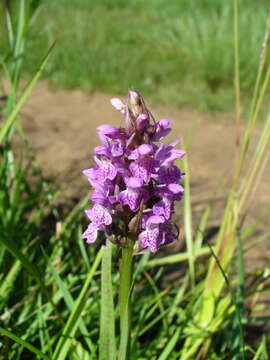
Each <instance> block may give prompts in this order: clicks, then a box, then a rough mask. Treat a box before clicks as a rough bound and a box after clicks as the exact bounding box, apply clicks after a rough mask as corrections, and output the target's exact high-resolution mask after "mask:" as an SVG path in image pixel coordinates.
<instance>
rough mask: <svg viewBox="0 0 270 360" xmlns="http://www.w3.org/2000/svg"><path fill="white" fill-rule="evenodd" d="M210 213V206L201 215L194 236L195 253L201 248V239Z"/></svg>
mask: <svg viewBox="0 0 270 360" xmlns="http://www.w3.org/2000/svg"><path fill="white" fill-rule="evenodd" d="M210 211H211V208H210V206H207V208H206V209H205V211H204V212H203V214H202V217H201V219H200V223H199V226H198V229H197V232H196V235H195V240H194V248H195V250H196V251H199V250H200V249H201V247H202V242H203V238H204V232H205V228H206V224H207V221H208V218H209V215H210Z"/></svg>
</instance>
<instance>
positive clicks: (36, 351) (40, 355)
mask: <svg viewBox="0 0 270 360" xmlns="http://www.w3.org/2000/svg"><path fill="white" fill-rule="evenodd" d="M0 333H1V334H2V335H4V336H7V337H9V338H10V339H12V340H14V341H16V342H17V343H18V344H20V345H22V346H23V347H25V348H26V349H28V350H29V351H31V352H32V353H33V354H36V355H37V357H38V358H42V359H46V360H49V358H48V356H47V355H45V354H43V353H42V352H41V351H40V350H39V349H37V348H36V347H34V346H33V345H31V344H29V343H28V342H26V341H24V340H22V339H21V338H19V337H18V336H17V335H15V334H13V333H11V332H10V331H8V330H5V329H3V328H1V327H0Z"/></svg>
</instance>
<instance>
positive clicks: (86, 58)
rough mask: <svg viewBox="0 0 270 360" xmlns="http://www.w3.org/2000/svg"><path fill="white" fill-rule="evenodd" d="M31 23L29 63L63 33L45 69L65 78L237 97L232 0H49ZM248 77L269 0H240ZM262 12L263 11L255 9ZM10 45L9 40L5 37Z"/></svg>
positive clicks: (179, 99)
mask: <svg viewBox="0 0 270 360" xmlns="http://www.w3.org/2000/svg"><path fill="white" fill-rule="evenodd" d="M42 4H43V6H42V7H41V8H40V9H39V13H38V14H37V15H36V18H35V19H34V21H33V26H32V27H31V28H30V34H29V35H30V38H31V42H30V43H29V45H28V48H27V51H26V54H27V56H26V69H27V71H28V72H29V73H30V74H33V73H34V71H35V69H36V64H37V61H38V59H39V56H40V54H41V53H45V51H46V49H47V48H48V46H49V45H50V44H51V43H52V42H53V41H54V40H56V41H57V44H56V49H55V51H54V54H53V56H52V59H51V61H50V64H49V65H48V66H47V70H46V75H45V77H46V78H48V79H49V81H51V82H52V83H53V84H55V85H57V86H63V87H65V88H81V89H83V90H86V91H96V90H97V91H105V92H110V93H125V91H126V89H127V88H130V87H135V88H137V89H139V90H140V91H141V92H142V93H144V94H146V95H149V96H151V97H153V98H154V99H155V100H156V101H159V102H163V103H172V104H175V105H178V106H196V107H199V108H205V107H208V108H212V109H222V108H226V107H227V106H229V107H230V104H231V103H232V100H233V81H234V80H233V76H234V75H233V74H234V55H233V10H232V2H230V1H219V0H196V1H195V0H193V1H191V0H171V1H166V0H148V1H143V0H131V1H123V0H115V1H114V0H95V1H86V0H68V1H66V0H58V1H52V0H43V1H42ZM239 4H240V18H239V22H240V43H241V47H240V64H241V74H240V76H241V85H242V88H243V90H244V92H245V94H246V95H247V97H248V96H249V95H250V94H251V89H252V87H253V83H254V80H255V74H256V69H257V65H258V59H259V53H260V46H261V42H262V39H263V36H264V33H265V28H266V17H267V8H268V6H269V4H268V1H267V0H260V1H259V3H258V4H257V3H256V4H255V3H254V1H251V0H240V1H239ZM254 14H256V16H254ZM2 49H3V44H2Z"/></svg>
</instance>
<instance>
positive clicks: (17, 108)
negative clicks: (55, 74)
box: [0, 44, 54, 144]
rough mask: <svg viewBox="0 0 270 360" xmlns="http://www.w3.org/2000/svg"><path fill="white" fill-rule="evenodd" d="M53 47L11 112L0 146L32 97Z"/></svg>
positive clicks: (2, 132)
mask: <svg viewBox="0 0 270 360" xmlns="http://www.w3.org/2000/svg"><path fill="white" fill-rule="evenodd" d="M53 47H54V44H53V45H52V46H51V47H50V48H49V50H48V52H47V54H46V56H45V57H44V59H43V60H42V62H41V65H40V66H39V68H38V70H37V72H36V74H35V75H34V77H33V78H32V79H31V80H30V82H29V83H28V84H27V86H26V87H25V89H24V91H23V93H22V95H21V97H20V98H19V100H18V102H17V104H16V105H15V106H14V108H13V110H12V111H11V113H10V114H9V116H8V118H7V119H6V121H5V122H4V125H3V126H2V128H1V129H0V144H1V143H2V141H3V140H4V138H5V136H6V134H7V133H8V131H9V129H10V128H11V126H12V125H13V123H14V122H15V121H16V117H17V115H18V113H19V111H20V110H21V108H22V106H23V105H24V103H25V101H26V100H27V98H28V96H29V95H30V93H31V91H32V89H33V87H34V86H35V84H36V82H37V80H38V79H39V77H40V75H41V73H42V71H43V70H44V67H45V66H46V64H47V62H48V60H49V57H50V55H51V52H52V49H53Z"/></svg>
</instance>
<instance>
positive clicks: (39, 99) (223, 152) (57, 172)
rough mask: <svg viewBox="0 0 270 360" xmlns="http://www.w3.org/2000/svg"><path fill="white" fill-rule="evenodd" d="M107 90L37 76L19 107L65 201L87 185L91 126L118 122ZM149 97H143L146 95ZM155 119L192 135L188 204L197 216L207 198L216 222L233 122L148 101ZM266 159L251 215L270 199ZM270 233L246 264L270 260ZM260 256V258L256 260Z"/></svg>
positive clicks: (178, 133) (93, 141)
mask: <svg viewBox="0 0 270 360" xmlns="http://www.w3.org/2000/svg"><path fill="white" fill-rule="evenodd" d="M111 97H112V95H110V94H100V93H98V94H94V95H87V94H84V93H82V92H81V91H72V92H66V91H64V90H52V89H50V88H49V86H48V85H47V84H46V83H44V82H41V83H39V84H38V85H37V86H36V88H35V89H34V91H33V93H32V95H31V97H30V99H29V101H28V103H27V104H26V106H25V107H24V109H23V111H22V123H23V127H24V129H25V131H26V134H27V137H28V140H29V142H30V144H31V146H32V147H33V149H34V150H35V151H36V154H37V159H38V162H39V163H40V164H41V166H42V168H43V171H44V173H45V175H46V176H47V177H49V178H51V179H53V181H56V183H57V184H59V185H61V186H64V187H65V191H64V195H63V196H62V199H63V201H65V202H70V201H72V202H76V201H78V199H81V198H83V197H84V196H85V195H86V194H87V192H88V191H89V186H88V183H87V181H86V179H85V178H84V176H83V175H82V174H81V171H82V170H83V169H85V168H87V167H90V166H91V163H92V159H91V157H92V148H93V146H94V145H97V144H98V143H99V141H98V137H97V135H96V132H95V128H96V127H97V126H98V125H100V124H104V123H105V124H113V125H116V126H117V125H119V124H120V121H121V116H120V114H119V113H118V112H117V111H116V110H115V109H114V108H113V107H112V106H111V104H110V101H109V100H110V98H111ZM146 100H147V99H146ZM151 109H153V113H154V115H155V116H156V119H159V118H162V117H167V118H171V119H173V120H174V122H173V132H172V134H173V135H171V139H174V138H176V137H180V138H181V137H183V138H184V139H187V136H188V134H189V132H190V131H191V129H192V128H193V131H192V134H193V136H192V139H191V144H190V147H189V150H188V159H189V163H190V178H191V184H192V192H191V195H192V205H193V211H194V218H195V222H197V221H198V218H199V216H200V214H201V213H202V211H203V209H205V207H206V206H207V205H208V204H209V203H210V204H211V206H212V214H211V216H210V222H209V226H210V227H212V228H213V227H215V226H218V225H219V224H220V216H221V214H222V211H223V209H224V199H225V196H226V191H227V189H228V186H229V184H230V179H231V173H232V167H233V156H234V125H233V119H232V117H233V115H231V114H207V113H204V114H202V113H199V112H197V111H195V110H190V109H185V110H179V109H178V110H177V109H174V108H171V107H165V106H152V107H151ZM269 175H270V166H269V164H268V166H267V168H266V171H265V176H264V177H263V180H262V183H261V186H260V189H259V191H258V196H257V197H256V200H255V201H254V202H253V204H252V208H251V214H250V217H249V221H251V220H252V218H255V217H256V216H258V215H259V214H260V213H262V212H263V211H264V210H265V209H266V208H267V207H268V206H269V205H270V194H269V180H268V179H269ZM269 224H270V222H269V219H266V220H264V221H263V222H262V224H260V226H259V230H258V234H259V233H261V232H266V231H269ZM268 244H269V239H268V240H266V241H265V242H264V243H262V244H259V245H257V246H256V248H254V249H253V250H252V251H251V252H249V253H248V254H247V266H248V269H250V270H251V269H252V270H254V269H256V268H258V267H260V268H261V265H262V263H263V264H264V265H267V263H268V262H269V256H270V250H269V245H268ZM258 262H259V263H260V264H258Z"/></svg>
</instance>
